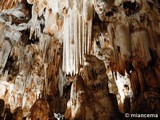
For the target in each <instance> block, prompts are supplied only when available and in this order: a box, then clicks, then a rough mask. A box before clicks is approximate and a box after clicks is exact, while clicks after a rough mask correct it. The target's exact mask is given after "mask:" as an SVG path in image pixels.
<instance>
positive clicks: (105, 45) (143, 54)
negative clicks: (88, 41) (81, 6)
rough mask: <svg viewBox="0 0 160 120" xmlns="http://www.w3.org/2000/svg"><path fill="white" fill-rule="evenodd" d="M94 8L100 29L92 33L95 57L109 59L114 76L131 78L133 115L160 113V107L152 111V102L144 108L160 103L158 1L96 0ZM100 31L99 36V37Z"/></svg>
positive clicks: (159, 24) (97, 26) (159, 25)
mask: <svg viewBox="0 0 160 120" xmlns="http://www.w3.org/2000/svg"><path fill="white" fill-rule="evenodd" d="M95 7H96V12H97V14H98V17H99V19H100V22H101V25H97V24H96V26H95V28H94V29H95V33H94V31H93V33H92V34H94V35H96V36H95V38H96V39H95V41H94V50H93V53H95V54H96V56H97V57H98V58H101V59H103V60H105V59H107V60H106V64H107V66H108V67H109V68H110V69H111V71H113V73H114V74H115V76H117V72H119V73H120V74H121V75H122V76H124V75H125V72H127V74H128V75H129V78H130V83H131V89H132V92H133V100H132V102H133V108H131V112H143V111H144V112H147V111H148V112H151V111H155V113H159V112H160V111H159V106H157V107H152V108H150V107H151V106H152V105H151V104H152V103H151V102H148V105H146V103H145V105H144V104H142V101H145V102H146V101H150V100H151V99H152V100H154V101H155V104H154V105H153V106H156V105H157V101H159V100H160V99H159V85H160V81H159V80H160V78H159V76H160V74H159V73H160V69H159V58H160V50H159V45H160V44H159V35H160V22H159V20H160V18H159V14H160V12H159V10H160V9H159V3H158V1H149V0H135V1H125V0H116V1H114V0H109V1H100V0H97V3H96V4H95ZM106 8H107V9H106ZM102 21H103V22H102ZM104 26H105V27H104ZM98 31H99V33H100V34H96V33H97V32H98ZM108 60H109V62H108ZM137 99H139V101H141V102H140V103H138V100H137ZM147 99H148V100H147ZM138 105H139V106H140V107H137V106H138ZM146 106H147V107H146ZM143 107H144V108H146V109H145V110H143V109H142V108H143ZM149 108H150V109H149Z"/></svg>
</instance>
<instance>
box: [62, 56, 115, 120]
mask: <svg viewBox="0 0 160 120" xmlns="http://www.w3.org/2000/svg"><path fill="white" fill-rule="evenodd" d="M84 62H85V63H84V68H83V70H82V71H81V72H82V73H81V74H82V76H83V78H84V79H83V78H82V77H81V76H76V79H75V81H73V83H72V87H71V93H70V100H69V101H68V103H67V109H66V112H65V118H66V119H69V120H74V119H77V120H82V119H85V120H111V119H117V118H118V109H116V108H118V107H117V106H116V104H117V101H116V98H114V97H111V96H110V95H109V90H108V77H107V74H106V68H105V65H104V63H103V61H102V60H99V59H98V58H96V57H95V56H93V55H86V56H85V61H84ZM114 101H115V104H114ZM114 105H115V106H114Z"/></svg>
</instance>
